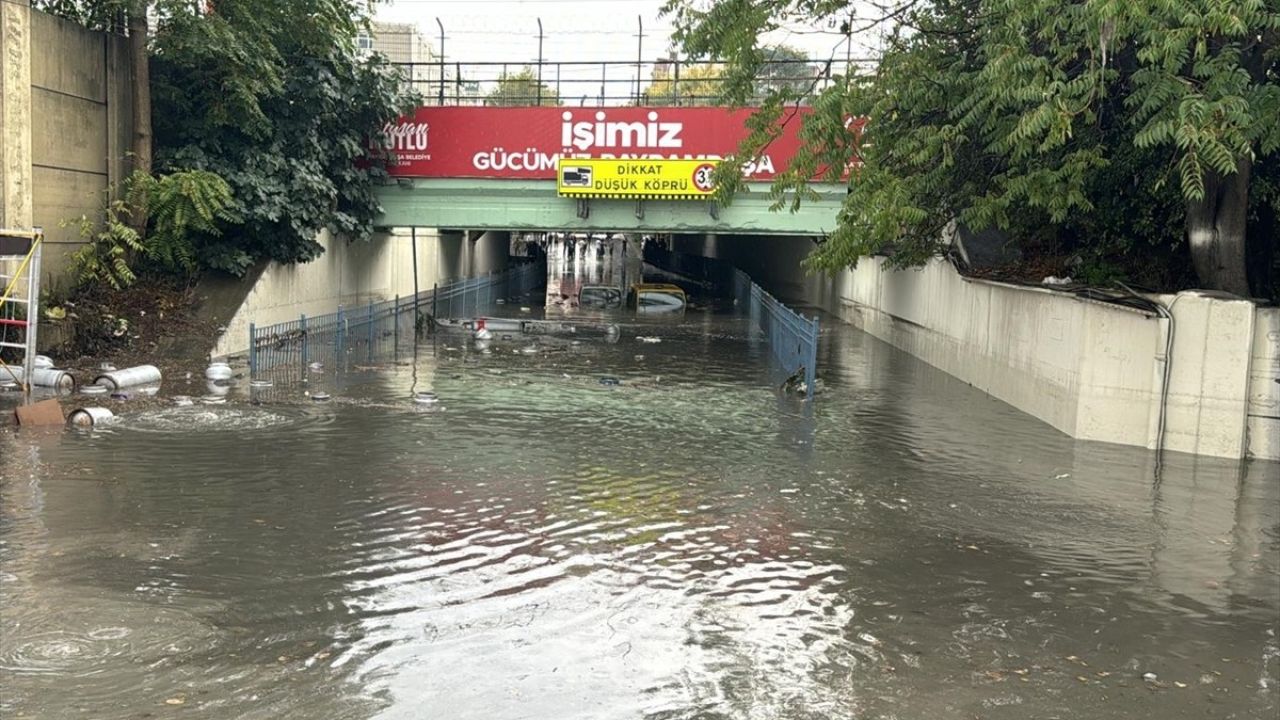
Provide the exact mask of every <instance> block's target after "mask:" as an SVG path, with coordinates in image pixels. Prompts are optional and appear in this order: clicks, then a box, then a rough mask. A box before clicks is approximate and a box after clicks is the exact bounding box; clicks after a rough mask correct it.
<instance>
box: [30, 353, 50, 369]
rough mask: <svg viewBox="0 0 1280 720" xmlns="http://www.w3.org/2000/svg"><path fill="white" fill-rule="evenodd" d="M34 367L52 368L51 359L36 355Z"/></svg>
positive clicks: (46, 356)
mask: <svg viewBox="0 0 1280 720" xmlns="http://www.w3.org/2000/svg"><path fill="white" fill-rule="evenodd" d="M34 365H35V367H38V368H51V367H53V358H51V357H49V356H48V355H37V356H36V359H35V362H34Z"/></svg>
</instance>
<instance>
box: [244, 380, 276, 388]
mask: <svg viewBox="0 0 1280 720" xmlns="http://www.w3.org/2000/svg"><path fill="white" fill-rule="evenodd" d="M274 384H275V383H273V382H271V381H270V380H250V381H249V387H251V388H269V387H271V386H272V385H274Z"/></svg>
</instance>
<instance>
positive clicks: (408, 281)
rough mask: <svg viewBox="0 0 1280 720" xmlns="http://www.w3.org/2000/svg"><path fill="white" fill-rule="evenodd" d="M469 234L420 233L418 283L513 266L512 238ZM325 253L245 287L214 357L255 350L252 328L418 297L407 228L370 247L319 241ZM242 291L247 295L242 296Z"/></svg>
mask: <svg viewBox="0 0 1280 720" xmlns="http://www.w3.org/2000/svg"><path fill="white" fill-rule="evenodd" d="M498 235H499V234H498V233H485V234H484V235H483V236H481V235H475V236H474V237H467V235H466V234H465V233H462V232H443V231H439V232H438V231H436V230H431V229H427V228H419V229H418V230H417V237H418V253H417V255H418V284H419V287H420V289H422V290H430V289H431V286H432V285H433V284H434V283H436V282H437V281H443V280H448V279H452V278H460V277H471V276H473V275H475V274H478V273H483V272H490V271H493V270H501V269H503V268H505V267H506V264H507V249H508V246H509V243H508V241H507V238H506V234H505V233H502V234H501V236H502V237H497V236H498ZM318 240H319V242H320V244H321V245H323V246H324V248H325V250H324V253H323V254H322V255H320V257H318V258H316V259H315V260H312V261H311V262H309V263H301V264H297V265H281V264H278V263H272V264H270V265H269V266H268V267H267V268H266V269H265V270H264V271H263V272H262V275H261V276H260V277H259V278H258V279H257V281H256V282H254V284H253V286H252V288H249V289H248V290H247V293H246V294H245V296H244V300H243V301H241V302H240V303H239V307H238V309H237V310H236V311H235V313H234V314H233V315H232V317H231V319H230V320H229V321H227V322H226V330H224V331H223V332H222V334H221V335H220V337H219V338H218V340H217V342H216V343H215V344H214V347H213V350H212V355H213V356H214V357H219V356H226V355H230V354H233V353H238V352H241V351H243V350H245V349H247V348H248V347H249V323H251V322H252V323H256V324H257V325H259V326H263V325H273V324H275V323H280V322H285V321H288V320H296V319H298V316H299V315H301V314H306V315H311V316H314V315H322V314H325V313H331V312H334V311H335V310H337V309H338V306H339V305H345V306H348V307H355V306H364V305H366V304H368V303H369V302H370V301H373V302H379V301H382V300H390V299H391V298H393V297H395V296H397V295H400V296H402V297H408V296H411V295H412V294H413V246H412V239H411V236H410V231H409V229H408V228H397V229H395V230H394V231H392V232H390V233H385V234H384V233H380V234H378V235H376V236H375V237H374V238H373V239H372V240H370V241H369V242H357V243H349V242H346V241H342V240H335V239H334V238H333V237H331V236H330V235H329V233H328V232H323V233H321V234H320V237H319V238H318ZM242 292H244V291H242Z"/></svg>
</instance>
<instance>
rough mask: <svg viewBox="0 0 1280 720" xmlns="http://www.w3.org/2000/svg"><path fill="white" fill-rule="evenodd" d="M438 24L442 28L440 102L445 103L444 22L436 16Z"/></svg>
mask: <svg viewBox="0 0 1280 720" xmlns="http://www.w3.org/2000/svg"><path fill="white" fill-rule="evenodd" d="M436 26H437V27H439V28H440V104H441V105H443V104H444V23H442V22H440V18H438V17H437V18H436Z"/></svg>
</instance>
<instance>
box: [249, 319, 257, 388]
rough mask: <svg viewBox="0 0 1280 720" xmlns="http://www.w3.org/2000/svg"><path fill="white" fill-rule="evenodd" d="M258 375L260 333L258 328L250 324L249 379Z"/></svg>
mask: <svg viewBox="0 0 1280 720" xmlns="http://www.w3.org/2000/svg"><path fill="white" fill-rule="evenodd" d="M257 374H258V333H257V326H255V325H254V324H253V323H249V377H253V376H254V375H257Z"/></svg>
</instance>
